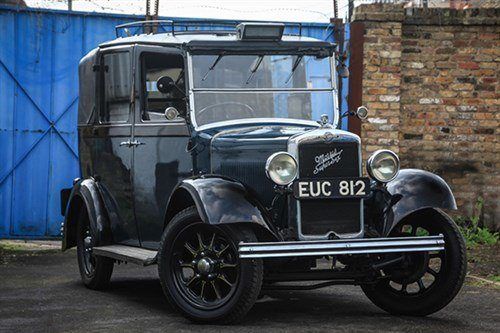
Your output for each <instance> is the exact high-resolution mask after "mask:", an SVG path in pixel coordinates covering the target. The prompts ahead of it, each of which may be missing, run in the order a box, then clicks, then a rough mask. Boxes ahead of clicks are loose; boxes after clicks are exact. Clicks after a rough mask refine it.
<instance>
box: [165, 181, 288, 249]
mask: <svg viewBox="0 0 500 333" xmlns="http://www.w3.org/2000/svg"><path fill="white" fill-rule="evenodd" d="M186 192H187V193H188V194H189V196H190V198H191V199H192V200H193V202H194V204H195V205H196V208H197V210H198V213H199V215H200V217H201V219H202V221H203V222H205V223H209V224H230V223H251V224H252V225H254V226H259V227H260V229H261V231H265V232H267V233H268V236H272V238H274V239H279V236H278V232H277V231H276V230H275V228H274V227H273V224H272V223H271V219H270V217H269V216H268V214H267V211H266V209H265V208H264V206H263V205H262V204H261V203H260V202H259V200H258V199H257V197H256V195H255V194H253V193H252V191H251V190H250V189H249V188H247V187H246V186H245V185H243V184H242V183H240V182H238V181H236V180H233V179H229V178H226V177H222V176H217V175H209V176H201V177H198V178H188V179H185V180H183V181H182V182H181V183H180V184H179V185H178V186H177V188H176V189H175V190H174V192H173V194H172V196H171V198H170V200H169V204H168V207H167V215H166V218H165V219H166V222H167V223H168V221H169V220H170V219H171V218H172V217H173V215H175V213H176V212H178V211H179V208H176V207H175V206H179V201H180V200H178V199H176V198H180V197H184V200H183V201H185V194H182V193H186Z"/></svg>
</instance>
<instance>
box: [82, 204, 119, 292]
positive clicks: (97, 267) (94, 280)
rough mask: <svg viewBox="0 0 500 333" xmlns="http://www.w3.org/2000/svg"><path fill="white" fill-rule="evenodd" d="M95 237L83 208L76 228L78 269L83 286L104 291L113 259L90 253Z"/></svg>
mask: <svg viewBox="0 0 500 333" xmlns="http://www.w3.org/2000/svg"><path fill="white" fill-rule="evenodd" d="M94 240H95V235H93V232H92V230H91V228H90V222H89V218H88V215H87V210H86V209H85V207H84V208H83V209H82V210H81V212H80V217H79V219H78V227H77V239H76V246H77V256H78V268H79V269H80V276H81V277H82V281H83V284H84V285H85V286H86V287H87V288H90V289H104V288H106V287H107V286H108V284H109V280H110V279H111V274H112V273H113V265H114V263H113V259H110V258H105V257H100V256H95V255H94V254H93V253H92V248H93V246H94V245H95V244H94Z"/></svg>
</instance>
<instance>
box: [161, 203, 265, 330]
mask: <svg viewBox="0 0 500 333" xmlns="http://www.w3.org/2000/svg"><path fill="white" fill-rule="evenodd" d="M241 241H244V242H256V241H257V238H256V237H255V234H254V232H253V231H252V230H251V229H250V228H248V227H247V226H241V225H236V226H230V225H226V226H212V225H208V224H205V223H203V222H202V221H201V219H200V217H199V216H198V212H197V210H196V207H194V206H193V207H189V208H187V209H185V210H183V211H181V212H180V213H178V214H177V215H176V216H175V217H174V218H173V219H172V220H171V221H170V223H169V224H168V226H167V227H166V228H165V231H164V233H163V237H162V241H161V243H160V249H159V257H158V273H159V276H160V282H161V285H162V288H163V291H164V293H165V295H166V297H167V299H168V300H169V301H170V303H172V305H173V306H174V307H175V308H176V309H177V310H179V311H180V312H181V313H182V314H183V315H184V316H186V317H187V318H189V319H191V320H194V321H197V322H217V323H232V322H235V321H238V320H239V319H241V318H242V317H243V316H244V315H245V314H246V313H247V312H248V311H249V310H250V308H251V307H252V306H253V304H254V303H255V301H256V299H257V297H258V295H259V292H260V289H261V286H262V274H263V267H262V260H260V259H255V260H241V259H240V258H239V256H238V243H239V242H241Z"/></svg>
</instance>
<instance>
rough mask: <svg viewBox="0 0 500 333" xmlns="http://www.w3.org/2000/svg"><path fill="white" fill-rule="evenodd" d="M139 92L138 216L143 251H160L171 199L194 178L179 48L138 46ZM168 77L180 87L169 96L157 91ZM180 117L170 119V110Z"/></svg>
mask: <svg viewBox="0 0 500 333" xmlns="http://www.w3.org/2000/svg"><path fill="white" fill-rule="evenodd" d="M136 52H137V54H138V57H137V62H138V64H137V66H138V68H140V71H138V75H137V76H136V81H137V84H136V89H137V90H138V91H140V98H139V99H140V103H139V102H138V103H137V106H136V116H135V122H136V123H135V125H134V129H133V130H134V139H135V140H137V141H138V142H139V143H140V144H139V145H138V146H136V147H135V148H134V156H133V159H134V163H133V165H134V170H133V181H134V193H135V198H134V199H135V205H134V207H135V216H136V221H137V225H138V228H139V235H140V238H141V244H142V247H145V248H150V249H156V248H157V247H158V245H159V242H160V238H161V235H162V232H163V227H164V216H165V211H166V207H167V203H168V199H169V197H170V194H171V193H172V190H173V189H174V187H175V186H176V185H177V184H178V183H179V181H181V180H182V179H184V178H186V177H188V176H190V175H191V172H192V171H191V169H192V159H191V155H190V154H189V153H188V152H186V146H187V143H188V140H189V132H188V128H187V124H186V121H185V119H184V118H183V116H184V115H185V113H186V109H187V106H186V100H185V98H184V97H185V96H184V95H183V94H182V93H181V92H180V91H182V90H184V91H185V86H184V57H183V56H182V54H181V53H180V50H178V49H175V48H165V47H153V46H149V47H148V46H138V47H137V48H136ZM165 76H169V77H170V78H172V80H173V82H175V84H176V85H177V86H178V88H179V89H175V90H174V91H172V92H170V93H161V92H160V91H158V87H157V81H158V79H159V78H161V77H165ZM169 107H170V108H175V109H176V110H177V111H178V112H179V116H177V117H174V118H172V119H167V118H166V117H165V110H166V109H167V108H169Z"/></svg>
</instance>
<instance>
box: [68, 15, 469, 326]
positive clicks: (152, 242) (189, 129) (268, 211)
mask: <svg viewBox="0 0 500 333" xmlns="http://www.w3.org/2000/svg"><path fill="white" fill-rule="evenodd" d="M174 26H175V25H174V24H173V23H172V27H174ZM283 28H284V26H283V25H281V24H260V25H259V24H241V25H239V26H238V27H237V28H236V29H233V30H230V31H208V32H206V31H205V32H192V31H185V32H176V30H175V29H174V28H172V31H170V32H169V33H162V34H143V35H138V36H131V37H127V38H118V39H116V40H114V41H111V42H108V43H104V44H102V45H100V46H99V48H97V49H95V50H93V51H92V52H90V53H89V54H88V55H86V56H85V57H84V58H83V59H82V61H81V63H80V67H79V74H80V99H79V117H78V133H79V152H80V167H81V178H78V179H76V180H75V181H74V184H73V187H72V188H71V189H68V190H64V191H63V192H62V196H61V197H62V201H63V204H62V207H63V208H62V209H63V213H64V215H65V221H64V224H63V236H64V238H63V250H66V249H68V248H70V247H73V246H77V245H78V249H79V251H78V253H79V263H80V270H81V273H82V279H83V280H84V282H85V284H86V285H87V286H89V287H91V288H101V287H103V286H104V285H105V284H106V283H107V282H108V281H109V277H110V276H111V271H112V265H113V262H114V261H130V262H136V263H140V264H142V265H149V264H156V263H158V265H159V273H160V279H161V281H162V286H163V288H164V290H165V293H166V295H167V297H168V298H169V300H171V302H172V303H173V304H174V305H175V306H176V307H177V308H178V309H179V310H180V311H181V312H182V313H184V314H185V315H186V316H188V317H189V318H192V319H194V320H198V321H214V320H218V321H234V320H237V319H239V318H241V317H242V316H243V315H244V314H245V313H246V311H248V309H249V308H250V307H251V305H252V304H253V302H254V301H255V299H256V298H257V296H258V295H259V292H260V291H261V289H262V291H263V292H265V290H267V289H280V288H281V289H283V288H288V289H301V288H302V289H303V288H309V289H310V288H316V287H321V286H325V285H331V284H358V285H361V286H362V287H363V290H364V291H365V293H367V295H368V297H369V298H370V299H371V300H372V301H374V302H375V303H376V304H377V305H379V306H380V307H382V308H383V309H385V310H387V311H389V312H392V313H406V314H416V315H424V314H428V313H432V312H435V311H437V310H439V309H440V308H442V307H443V306H445V305H446V304H447V303H448V302H449V301H451V299H452V298H453V297H454V296H455V295H456V293H457V292H458V290H459V288H460V286H461V284H462V281H463V274H464V272H465V268H464V267H465V252H464V249H463V240H462V238H461V236H460V234H459V233H458V231H457V229H456V226H455V225H454V224H453V222H452V221H451V220H450V219H449V218H448V217H447V216H446V214H445V213H443V211H441V209H456V205H455V199H454V197H453V194H452V192H451V190H450V188H449V187H448V185H447V184H446V183H445V182H444V181H443V179H441V178H440V177H438V176H437V175H434V174H432V173H429V172H426V171H422V170H415V169H405V170H399V160H398V158H397V156H396V154H394V153H393V152H390V151H377V152H376V153H374V155H372V157H371V158H370V159H369V160H368V161H367V162H366V164H367V168H368V173H369V174H370V176H371V178H367V177H363V170H362V164H363V161H362V158H361V140H360V138H359V137H358V136H357V135H355V134H352V133H349V132H346V131H343V130H340V129H338V124H339V122H340V118H341V115H339V113H338V106H337V95H338V92H337V84H336V82H337V74H336V67H337V66H338V65H339V64H338V61H337V58H336V52H335V51H336V47H335V45H333V44H331V43H328V42H324V41H320V40H314V39H311V38H305V37H300V36H282V33H283ZM329 119H330V120H331V121H330V120H329ZM171 221H174V222H172V223H171ZM171 224H172V225H171ZM190 228H191V229H190ZM196 228H198V229H196ZM419 228H420V229H419ZM186 230H189V232H188V231H186ZM193 237H194V238H193ZM177 242H180V243H179V244H180V247H179V248H176V245H175V244H177ZM193 242H194V243H197V244H193ZM214 244H215V245H214ZM217 244H218V245H217ZM226 245H227V247H228V248H229V249H232V251H233V252H232V254H229V252H230V250H226V249H225V247H226ZM197 247H198V248H197ZM186 249H187V250H186ZM182 251H187V252H186V253H183V252H182ZM186 256H191V257H192V261H191V259H185V258H186ZM223 256H226V257H224V258H223ZM173 257H175V258H177V257H180V259H175V260H173V259H172V258H173ZM221 258H222V259H221ZM433 258H439V261H440V264H439V265H440V267H441V268H439V269H437V268H432V267H431V266H432V265H431V262H432V261H433ZM325 261H328V266H325V263H324V262H325ZM176 265H179V267H178V268H175V267H174V266H176ZM184 268H186V269H187V270H191V271H192V274H191V275H189V274H187V275H186V274H185V273H184V272H183V271H182V269H184ZM225 270H227V271H225ZM231 270H233V271H231ZM250 271H251V272H252V273H249V272H250ZM429 272H430V273H429ZM426 274H427V275H430V276H431V277H433V282H432V281H431V282H432V283H430V284H429V285H426V282H425V281H424V280H425V279H424V277H425V276H426ZM249 276H252V277H253V278H252V279H250V278H249ZM247 280H248V281H247ZM283 281H323V282H321V283H318V284H312V285H307V286H304V285H292V286H290V285H281V284H280V283H281V282H283ZM391 283H392V284H394V283H396V284H398V287H397V288H393V287H389V286H390V285H391ZM411 285H415V286H416V287H415V288H416V289H418V290H417V291H416V292H411V291H407V288H409V287H408V286H411ZM391 288H392V289H391ZM209 289H210V290H209ZM249 289H258V290H256V291H252V292H250V291H248V290H249ZM441 290H446V295H441V293H442V291H441ZM409 299H412V300H414V301H412V304H409V305H405V304H407V302H408V300H409ZM415 299H417V300H416V301H415ZM420 299H421V300H420ZM419 302H420V303H419ZM402 304H403V305H402Z"/></svg>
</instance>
